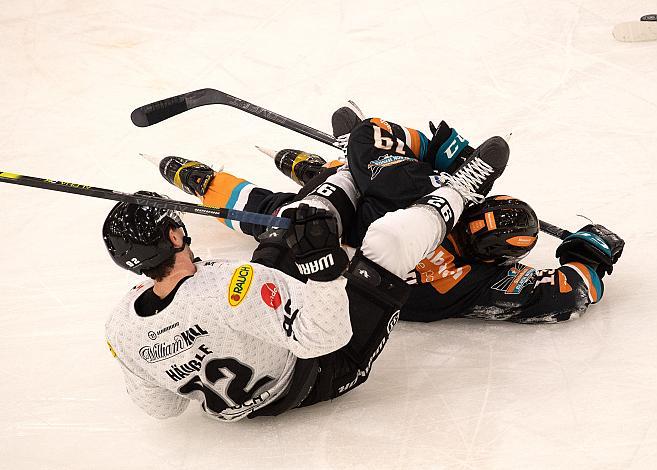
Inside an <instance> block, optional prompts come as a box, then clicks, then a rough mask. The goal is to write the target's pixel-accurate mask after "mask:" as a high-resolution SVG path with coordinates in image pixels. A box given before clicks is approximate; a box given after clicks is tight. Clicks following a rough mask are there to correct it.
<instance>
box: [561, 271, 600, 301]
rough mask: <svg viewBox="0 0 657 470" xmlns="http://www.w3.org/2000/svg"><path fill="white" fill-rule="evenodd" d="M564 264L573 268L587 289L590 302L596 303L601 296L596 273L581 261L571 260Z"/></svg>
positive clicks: (598, 277) (598, 278)
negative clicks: (571, 261)
mask: <svg viewBox="0 0 657 470" xmlns="http://www.w3.org/2000/svg"><path fill="white" fill-rule="evenodd" d="M564 266H568V267H569V268H571V269H573V270H574V271H575V272H576V273H577V274H579V276H580V277H581V278H582V280H583V281H584V284H586V287H587V289H588V292H589V300H590V301H591V303H596V302H597V301H599V300H600V299H601V298H602V282H601V281H600V276H598V273H596V272H595V271H594V270H593V269H591V268H590V267H588V266H587V265H585V264H583V263H578V262H573V263H568V264H564Z"/></svg>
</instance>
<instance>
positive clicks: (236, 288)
mask: <svg viewBox="0 0 657 470" xmlns="http://www.w3.org/2000/svg"><path fill="white" fill-rule="evenodd" d="M252 279H253V267H252V266H251V265H250V264H243V265H242V266H240V267H239V268H237V269H236V270H235V272H234V273H233V277H232V279H231V280H230V285H229V286H228V303H229V304H230V305H231V306H232V307H237V306H238V305H239V304H240V303H241V302H242V300H244V297H246V294H247V292H249V287H251V280H252Z"/></svg>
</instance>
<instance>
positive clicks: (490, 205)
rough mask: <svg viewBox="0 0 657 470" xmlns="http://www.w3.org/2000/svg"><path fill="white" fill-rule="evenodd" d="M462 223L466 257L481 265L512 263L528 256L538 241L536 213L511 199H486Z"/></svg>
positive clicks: (460, 233)
mask: <svg viewBox="0 0 657 470" xmlns="http://www.w3.org/2000/svg"><path fill="white" fill-rule="evenodd" d="M461 222H462V223H461V224H459V225H460V229H459V235H460V238H461V239H462V241H463V245H464V246H463V249H464V255H465V256H466V257H468V258H472V259H474V260H476V261H479V262H484V263H497V264H506V263H513V262H515V261H517V260H519V259H521V258H523V257H525V256H526V255H527V254H528V253H529V251H531V249H532V248H533V247H534V246H535V245H536V241H537V239H538V232H539V223H538V217H537V216H536V213H535V212H534V210H533V209H532V208H531V207H530V206H529V204H527V203H526V202H523V201H520V200H518V199H515V198H513V197H511V196H491V197H488V198H486V200H485V201H484V202H483V203H481V204H478V205H475V206H473V207H471V208H469V209H467V210H466V211H465V212H464V213H463V215H462V216H461Z"/></svg>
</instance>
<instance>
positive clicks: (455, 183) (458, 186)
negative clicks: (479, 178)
mask: <svg viewBox="0 0 657 470" xmlns="http://www.w3.org/2000/svg"><path fill="white" fill-rule="evenodd" d="M438 179H439V181H440V182H441V183H442V184H444V185H446V186H449V187H451V188H452V189H454V190H456V191H457V192H458V193H459V194H460V195H461V197H462V198H463V199H464V200H465V201H466V202H472V203H473V204H480V203H482V202H484V200H485V199H486V198H485V197H484V196H482V195H481V194H479V193H477V192H476V191H474V190H473V189H472V184H471V183H465V182H464V181H462V180H461V179H459V178H457V177H456V176H454V175H450V174H449V173H445V172H443V173H441V174H440V175H439V177H438Z"/></svg>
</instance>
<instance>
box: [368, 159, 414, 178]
mask: <svg viewBox="0 0 657 470" xmlns="http://www.w3.org/2000/svg"><path fill="white" fill-rule="evenodd" d="M413 160H414V159H413V158H409V157H402V156H400V155H387V154H386V155H381V156H380V157H379V158H377V159H376V160H372V161H371V162H369V163H368V164H367V169H368V170H370V171H371V172H372V179H374V178H376V177H377V176H379V173H381V170H382V169H383V168H386V167H388V166H395V165H400V164H402V163H404V162H412V161H413Z"/></svg>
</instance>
